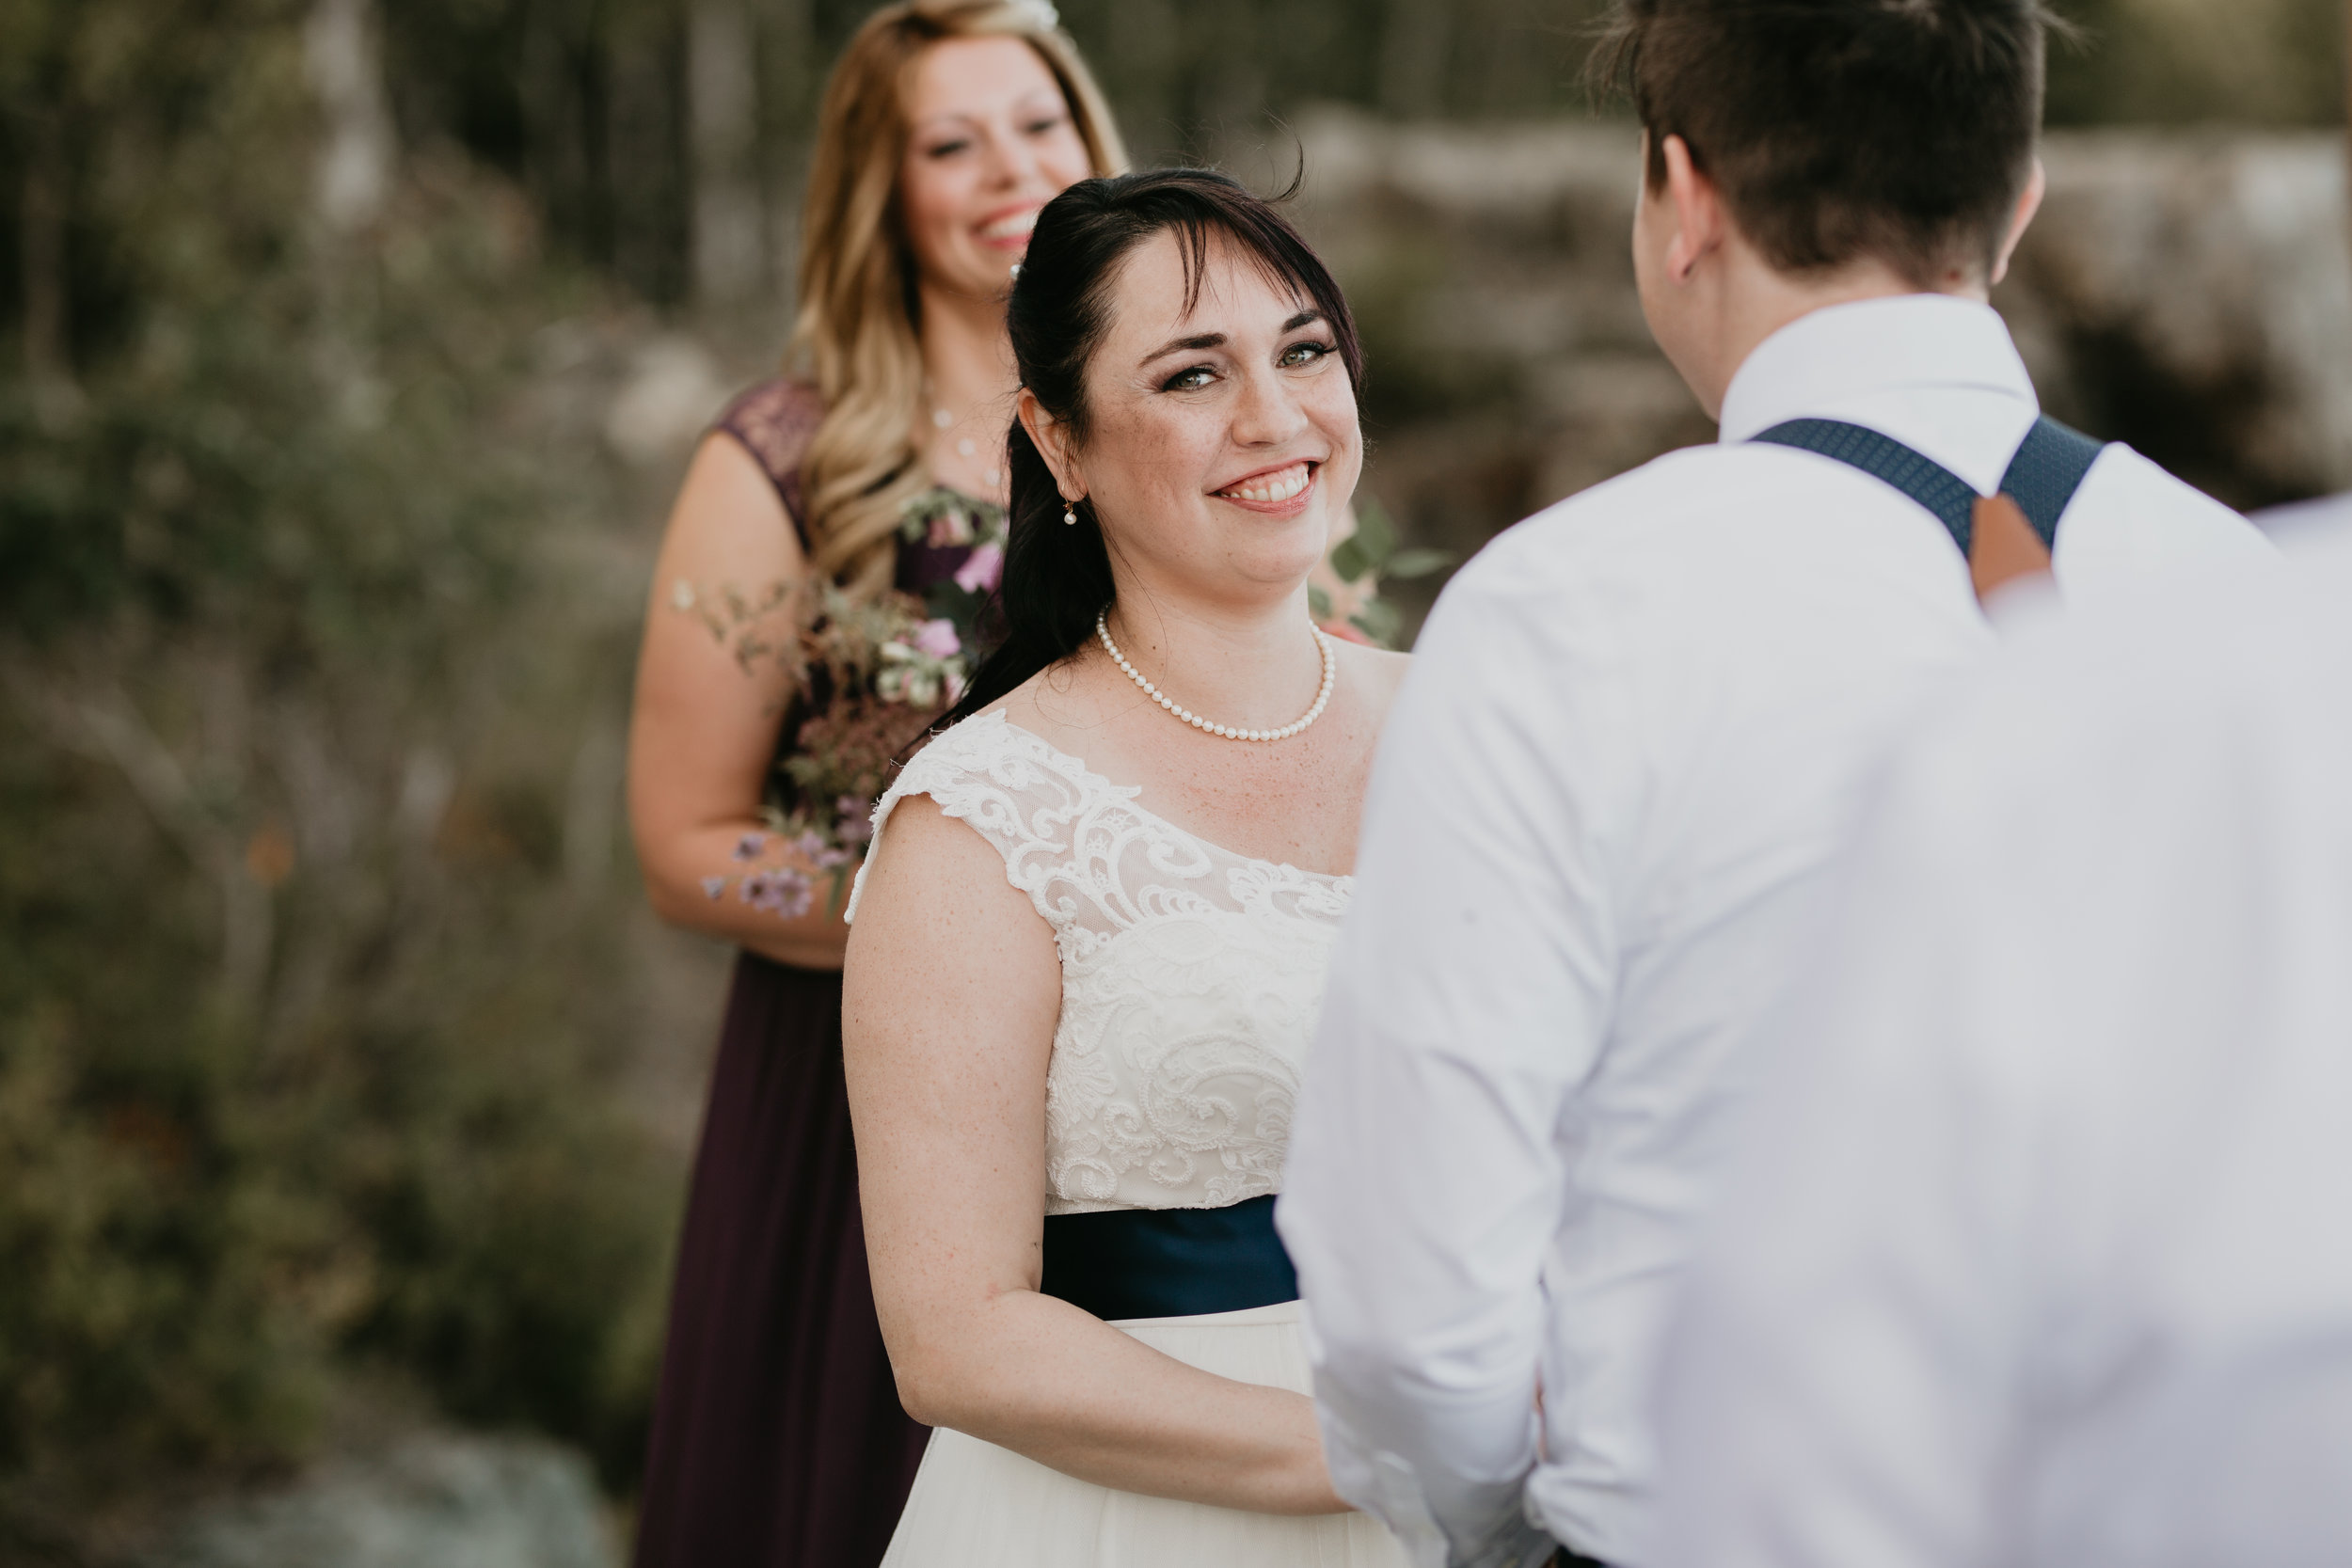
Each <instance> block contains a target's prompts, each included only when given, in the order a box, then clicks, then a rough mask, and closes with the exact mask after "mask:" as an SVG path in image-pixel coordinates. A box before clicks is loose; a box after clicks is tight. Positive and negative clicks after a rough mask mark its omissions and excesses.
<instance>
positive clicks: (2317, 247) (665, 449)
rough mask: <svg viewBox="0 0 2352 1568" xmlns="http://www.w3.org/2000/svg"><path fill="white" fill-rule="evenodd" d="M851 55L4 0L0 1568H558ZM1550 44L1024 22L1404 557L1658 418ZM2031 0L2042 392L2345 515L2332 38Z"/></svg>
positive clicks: (657, 6)
mask: <svg viewBox="0 0 2352 1568" xmlns="http://www.w3.org/2000/svg"><path fill="white" fill-rule="evenodd" d="M865 8H866V6H865V3H864V0H402V3H401V4H399V5H397V6H392V5H385V4H380V3H379V0H15V3H14V4H11V5H8V6H5V7H0V1568H15V1565H17V1564H27V1565H31V1564H39V1565H43V1568H85V1565H87V1568H100V1565H103V1568H116V1565H123V1568H129V1565H134V1564H152V1565H155V1568H167V1565H189V1568H194V1565H199V1564H200V1565H203V1568H276V1565H278V1564H281V1563H282V1564H286V1565H288V1568H292V1565H294V1564H305V1565H310V1564H337V1565H346V1564H348V1565H356V1568H411V1565H415V1568H425V1565H428V1564H430V1565H433V1568H447V1565H451V1564H455V1565H459V1568H475V1565H479V1568H510V1565H512V1568H601V1565H603V1564H608V1563H612V1562H616V1561H618V1560H619V1557H620V1553H621V1549H622V1544H623V1543H624V1542H625V1540H626V1536H627V1530H628V1513H629V1499H630V1497H631V1494H632V1492H633V1489H634V1486H635V1476H636V1468H637V1465H638V1463H639V1459H640V1455H641V1452H642V1446H643V1442H644V1430H645V1423H646V1418H647V1414H648V1410H647V1402H648V1400H649V1397H650V1389H651V1386H652V1378H653V1368H654V1363H655V1357H656V1355H657V1354H658V1348H659V1343H660V1327H661V1316H662V1309H663V1297H664V1293H665V1290H666V1285H667V1278H666V1275H667V1268H668V1249H669V1246H670V1243H671V1236H672V1233H673V1230H674V1228H675V1222H676V1216H677V1212H678V1205H679V1202H680V1199H681V1196H682V1188H683V1180H684V1171H685V1166H686V1161H687V1159H688V1157H689V1154H690V1152H691V1145H692V1138H693V1133H694V1129H695V1124H696V1120H697V1118H698V1116H699V1111H700V1099H701V1094H702V1087H703V1073H704V1070H705V1066H706V1064H707V1056H708V1052H709V1050H710V1047H711V1044H712V1041H713V1039H714V1037H715V1027H716V1013H717V1008H718V1006H719V1003H720V999H721V997H722V995H723V984H724V967H725V964H726V961H727V955H726V954H724V953H723V952H722V951H720V950H718V949H716V948H713V947H711V946H709V945H707V944H705V943H702V942H697V941H694V940H692V939H689V938H685V937H681V936H678V935H676V934H675V933H671V932H667V931H665V930H663V929H661V928H660V927H658V926H657V925H656V924H655V923H654V922H653V921H652V920H651V919H650V917H649V916H648V915H647V914H646V913H645V911H644V902H643V898H642V895H641V894H640V890H639V888H638V886H637V882H636V878H635V874H634V870H633V866H632V864H631V859H630V854H629V847H628V841H627V836H626V832H625V828H624V823H623V812H622V805H623V802H622V796H621V742H622V736H623V735H624V733H625V726H626V723H627V718H628V682H629V674H630V662H631V658H632V657H633V649H634V645H635V641H636V634H637V629H638V624H639V619H640V616H641V615H642V613H643V605H644V577H645V573H646V571H647V569H648V566H649V562H650V560H651V553H652V549H653V546H654V543H655V541H656V539H657V537H658V535H659V531H660V522H661V517H662V514H663V511H664V508H665V507H666V504H667V500H668V497H669V495H670V493H671V491H672V489H673V488H674V486H675V483H676V481H677V477H678V475H679V473H680V471H681V468H682V466H683V464H684V462H685V459H686V454H687V452H688V451H689V450H690V448H691V443H692V441H693V439H694V437H695V436H696V434H697V432H698V431H699V430H700V429H701V428H702V427H703V425H704V423H705V421H707V419H708V418H709V417H710V415H711V413H712V412H713V411H714V410H715V409H716V408H717V407H718V406H719V405H720V404H721V403H722V402H723V400H724V398H725V397H726V395H727V394H728V392H729V391H730V390H731V389H732V388H736V387H739V386H740V385H742V384H743V383H745V382H747V381H749V380H751V379H753V378H755V377H756V376H759V375H763V374H766V373H770V372H771V370H772V368H773V367H774V365H775V364H776V363H777V362H778V358H779V356H780V355H781V351H782V343H783V329H784V323H785V320H786V318H787V301H788V299H789V293H790V282H791V278H790V271H791V265H790V263H791V257H792V254H793V248H794V243H795V241H794V235H795V223H796V219H795V216H794V214H795V211H796V204H797V199H798V191H799V182H800V177H801V176H800V171H801V168H802V166H803V157H804V152H805V141H806V135H807V126H808V121H809V117H810V113H811V104H812V95H813V93H814V90H815V87H816V85H817V83H818V80H819V79H820V77H821V72H822V70H823V67H824V65H825V63H826V61H827V60H828V59H829V57H830V55H831V52H832V51H833V49H834V48H835V47H836V46H837V44H838V41H839V40H840V39H841V38H842V37H843V36H845V34H846V32H847V30H848V29H849V28H850V26H851V25H853V24H855V22H856V20H857V19H858V18H859V17H860V16H861V15H862V14H863V13H864V10H865ZM1597 8H1598V6H1597V0H1068V3H1067V4H1066V5H1065V7H1064V14H1065V19H1066V20H1067V22H1068V23H1069V24H1070V25H1071V27H1072V28H1073V31H1074V32H1075V33H1076V35H1077V37H1078V38H1079V40H1080V41H1081V42H1082V44H1084V45H1085V47H1086V48H1087V49H1088V50H1089V54H1090V55H1091V56H1092V57H1093V58H1094V59H1095V61H1096V62H1097V64H1098V66H1099V67H1100V68H1101V71H1102V73H1103V75H1104V80H1105V83H1106V86H1107V87H1108V88H1109V90H1110V93H1111V96H1112V98H1113V100H1114V102H1116V103H1118V104H1119V105H1120V111H1121V114H1122V119H1124V121H1125V124H1126V125H1127V127H1128V129H1129V132H1130V135H1131V138H1132V140H1133V142H1134V144H1135V146H1136V150H1137V153H1138V156H1139V157H1140V158H1141V159H1143V160H1144V161H1147V162H1151V161H1161V160H1166V159H1169V158H1176V157H1193V158H1214V159H1216V160H1218V161H1220V162H1223V163H1225V164H1226V165H1228V166H1231V167H1232V168H1233V169H1234V170H1235V171H1236V172H1238V173H1240V174H1242V175H1243V176H1244V177H1245V178H1248V179H1250V180H1252V181H1254V182H1258V183H1260V184H1262V185H1265V186H1275V185H1279V184H1281V183H1283V182H1287V180H1288V179H1289V177H1290V175H1291V172H1292V170H1293V169H1294V168H1295V167H1296V166H1297V160H1298V159H1300V158H1301V157H1303V159H1304V166H1305V170H1306V175H1307V184H1306V194H1305V196H1304V198H1303V199H1302V204H1301V213H1302V216H1303V218H1304V220H1305V221H1306V223H1307V224H1308V226H1309V227H1310V229H1311V230H1312V231H1313V232H1314V234H1315V235H1316V236H1317V237H1318V239H1319V240H1320V241H1321V243H1323V244H1324V245H1327V247H1328V249H1329V250H1330V252H1331V254H1332V257H1333V259H1334V261H1335V262H1336V264H1337V266H1338V269H1339V271H1340V272H1341V274H1342V275H1343V279H1344V280H1345V282H1346V284H1347V286H1348V288H1349V290H1350V293H1351V297H1352V298H1353V299H1354V300H1355V301H1356V303H1357V305H1358V308H1359V310H1360V312H1361V314H1362V317H1363V321H1364V325H1365V329H1366V335H1367V338H1368V341H1369V345H1370V348H1371V351H1372V356H1373V365H1374V380H1373V383H1372V385H1371V388H1369V391H1368V395H1367V400H1366V405H1365V417H1366V422H1367V425H1368V427H1369V429H1370V431H1371V434H1372V436H1373V439H1374V443H1375V450H1374V455H1373V463H1372V467H1371V470H1370V475H1369V479H1368V483H1367V495H1368V497H1370V498H1373V499H1377V500H1379V501H1380V502H1381V503H1383V504H1384V505H1385V506H1386V507H1387V509H1388V510H1389V511H1391V513H1392V514H1393V515H1396V516H1397V517H1398V518H1399V519H1400V521H1401V522H1402V523H1403V524H1404V526H1405V529H1406V531H1407V533H1408V534H1409V535H1410V536H1411V538H1412V539H1413V540H1414V542H1416V543H1421V544H1426V545H1432V546H1441V547H1444V548H1448V549H1451V550H1453V551H1454V552H1456V553H1458V554H1467V553H1469V552H1470V551H1472V550H1474V549H1475V548H1476V547H1477V546H1479V545H1480V544H1482V543H1483V542H1484V541H1485V540H1486V538H1488V537H1489V536H1491V534H1492V533H1493V532H1494V531H1496V530H1498V529H1500V528H1502V527H1504V526H1507V525H1508V524H1509V523H1510V522H1511V521H1513V520H1514V519H1516V518H1517V517H1518V516H1520V515H1525V514H1526V513H1528V512H1530V511H1533V510H1534V509H1535V508H1537V507H1539V506H1541V505H1543V504H1545V503H1547V502H1549V501H1550V500H1552V499H1557V498H1559V497H1561V496H1565V495H1567V494H1570V493H1572V492H1574V491H1575V490H1577V489H1579V488H1581V487H1582V486H1584V485H1587V484H1590V483H1595V482H1597V481H1598V480H1601V479H1604V478H1606V477H1608V476H1610V475H1611V474H1613V473H1615V472H1618V471H1621V470H1622V469H1624V468H1626V467H1630V466H1632V465H1634V464H1636V463H1639V462H1642V461H1644V460H1645V459H1646V458H1648V457H1650V456H1652V455H1654V454H1656V453H1657V452H1660V451H1665V450H1668V449H1671V448H1673V447H1675V446H1677V445H1679V444H1683V443H1687V442H1692V441H1703V440H1706V439H1708V438H1709V436H1711V431H1710V430H1709V428H1708V425H1707V423H1706V421H1705V420H1703V419H1702V418H1701V417H1700V416H1699V413H1698V411H1697V409H1696V408H1695V406H1694V405H1693V404H1692V402H1691V400H1690V398H1689V396H1688V394H1687V393H1685V392H1684V391H1683V390H1682V388H1680V386H1679V385H1678V383H1677V381H1676V380H1675V378H1674V377H1673V375H1672V373H1671V372H1669V371H1668V369H1667V368H1666V367H1665V365H1664V364H1663V363H1662V362H1661V359H1660V358H1659V356H1657V354H1656V352H1655V351H1654V349H1653V348H1652V347H1651V346H1650V344H1649V341H1648V339H1647V336H1646V334H1645V331H1644V329H1643V326H1642V323H1641V319H1640V314H1639V310H1638V308H1637V305H1636V302H1635V300H1634V297H1633V293H1632V289H1631V285H1630V277H1629V263H1628V261H1627V259H1626V246H1627V241H1626V230H1627V226H1628V223H1629V215H1630V205H1629V204H1630V201H1631V199H1632V194H1633V186H1634V178H1635V176H1634V169H1633V160H1632V150H1631V140H1630V135H1629V131H1628V130H1627V128H1626V127H1625V126H1624V125H1623V124H1622V123H1621V122H1618V121H1615V120H1613V119H1610V118H1608V115H1607V114H1606V113H1603V114H1601V115H1599V116H1598V117H1596V115H1595V114H1594V113H1593V112H1592V111H1591V110H1590V108H1589V107H1588V105H1587V103H1586V102H1585V99H1584V95H1583V92H1582V89H1581V87H1580V86H1579V84H1578V79H1577V69H1578V67H1577V62H1578V59H1579V58H1580V56H1581V53H1582V50H1583V47H1584V32H1583V29H1584V28H1585V27H1586V25H1587V24H1589V22H1590V21H1591V19H1592V18H1593V16H1594V15H1595V14H1596V13H1597ZM2067 9H2068V10H2069V12H2070V13H2071V14H2074V15H2075V16H2076V17H2077V18H2079V19H2080V20H2082V21H2083V22H2085V23H2087V24H2090V26H2091V27H2092V28H2093V29H2094V30H2095V33H2096V39H2095V40H2094V44H2093V46H2091V47H2089V48H2087V49H2084V50H2082V51H2077V52H2068V53H2065V54H2062V55H2061V56H2060V57H2059V59H2058V61H2057V63H2056V65H2055V67H2054V73H2053V97H2052V114H2053V118H2054V120H2055V121H2056V122H2057V123H2058V126H2059V130H2058V133H2057V134H2056V135H2054V136H2053V138H2052V143H2051V148H2050V166H2051V172H2052V176H2053V182H2054V190H2053V197H2052V200H2051V202H2050V205H2049V208H2048V210H2047V212H2046V214H2045V215H2044V217H2043V218H2042V223H2041V224H2040V225H2039V226H2038V228H2037V229H2036V230H2035V233H2034V235H2033V237H2032V239H2031V241H2030V242H2029V244H2028V245H2027V247H2026V251H2025V253H2024V255H2023V256H2022V257H2021V258H2020V262H2019V266H2018V270H2017V275H2016V277H2015V278H2014V279H2013V280H2012V281H2011V283H2010V284H2009V285H2008V286H2007V287H2006V288H2005V289H2004V291H2003V293H2002V295H2001V298H2000V300H1999V303H2000V305H2001V307H2002V309H2005V310H2006V311H2008V312H2009V314H2010V318H2011V320H2012V321H2013V322H2014V323H2015V324H2016V325H2017V327H2018V330H2019V333H2020V336H2021V339H2022V341H2024V342H2025V343H2026V349H2027V353H2028V356H2029V358H2030V359H2031V360H2032V361H2033V364H2034V367H2035V370H2036V372H2037V373H2038V375H2039V376H2040V378H2041V380H2042V386H2043V388H2044V389H2045V391H2046V392H2047V394H2048V396H2049V401H2050V403H2051V404H2052V406H2053V407H2054V408H2055V409H2056V410H2057V411H2058V412H2059V413H2060V414H2062V415H2064V416H2065V417H2067V418H2069V419H2071V420H2074V421H2076V422H2077V423H2080V424H2082V425H2083V426H2084V427H2085V428H2087V429H2090V430H2091V431H2093V432H2096V433H2098V434H2101V435H2104V436H2114V437H2118V438H2122V439H2127V440H2130V441H2132V442H2134V443H2135V444H2136V445H2138V446H2139V447H2141V448H2142V450H2144V451H2148V452H2149V453H2151V454H2152V455H2153V456H2155V457H2157V458H2158V459H2160V460H2161V461H2164V462H2166V463H2168V464H2169V465H2171V466H2172V467H2175V468H2177V469H2178V470H2179V471H2181V472H2183V473H2184V474H2186V475H2187V476H2189V477H2190V478H2192V479H2194V480H2196V481H2197V482H2199V483H2203V484H2206V485H2208V486H2209V487H2211V488H2212V489H2213V490H2215V492H2216V493H2217V494H2219V495H2222V496H2223V497H2225V498H2226V499H2230V500H2232V501H2233V502H2235V503H2238V504H2241V505H2247V506H2256V505H2264V504H2268V503H2272V502H2279V501H2288V500H2293V499H2297V498H2303V497H2311V496H2317V495H2321V494H2324V493H2326V492H2328V491H2340V490H2344V489H2346V488H2352V451H2348V450H2347V441H2352V406H2347V404H2348V403H2352V388H2348V387H2347V376H2352V341H2348V340H2352V262H2348V261H2347V258H2346V255H2345V249H2346V234H2347V221H2346V216H2345V214H2344V156H2343V148H2344V143H2343V139H2342V138H2343V131H2342V126H2343V103H2344V100H2343V88H2342V72H2341V69H2340V66H2339V63H2338V62H2340V61H2341V60H2342V59H2343V57H2344V49H2343V32H2342V19H2343V9H2344V8H2343V7H2342V6H2341V5H2340V4H2338V3H2337V0H2231V3H2230V4H2228V5H2226V6H2223V5H2215V4H2212V3H2211V0H2071V3H2070V4H2068V6H2067ZM1436 586H1437V584H1436V583H1435V582H1434V581H1431V582H1427V583H1422V584H1419V585H1404V586H1402V587H1400V588H1399V589H1398V591H1397V596H1398V597H1399V599H1400V600H1401V601H1403V603H1404V604H1405V607H1406V609H1407V610H1413V611H1416V612H1417V611H1418V610H1419V609H1420V608H1421V607H1422V605H1423V604H1424V603H1425V600H1426V595H1427V594H1429V593H1430V592H1433V591H1434V590H1435V588H1436Z"/></svg>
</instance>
